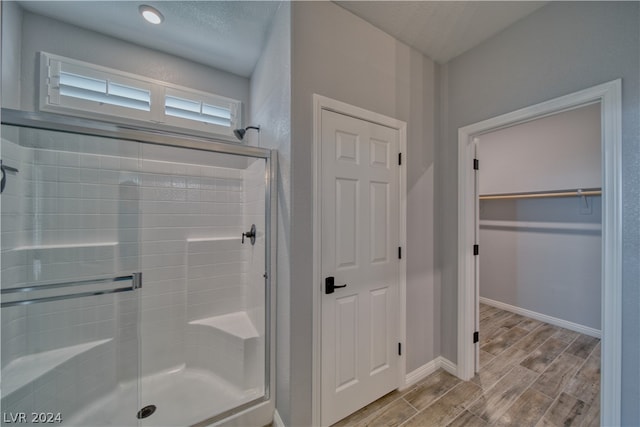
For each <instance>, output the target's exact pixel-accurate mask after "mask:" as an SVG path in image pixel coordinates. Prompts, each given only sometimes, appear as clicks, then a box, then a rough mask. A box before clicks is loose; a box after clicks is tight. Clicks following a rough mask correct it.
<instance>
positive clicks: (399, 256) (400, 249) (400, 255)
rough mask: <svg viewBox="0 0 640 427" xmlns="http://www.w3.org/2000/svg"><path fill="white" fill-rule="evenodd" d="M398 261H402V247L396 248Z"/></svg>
mask: <svg viewBox="0 0 640 427" xmlns="http://www.w3.org/2000/svg"><path fill="white" fill-rule="evenodd" d="M398 259H402V246H398Z"/></svg>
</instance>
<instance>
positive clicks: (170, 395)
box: [64, 366, 263, 427]
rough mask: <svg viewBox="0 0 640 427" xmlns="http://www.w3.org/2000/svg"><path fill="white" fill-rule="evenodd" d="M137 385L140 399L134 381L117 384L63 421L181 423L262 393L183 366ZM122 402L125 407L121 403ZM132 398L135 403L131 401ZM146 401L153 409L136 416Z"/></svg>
mask: <svg viewBox="0 0 640 427" xmlns="http://www.w3.org/2000/svg"><path fill="white" fill-rule="evenodd" d="M140 387H141V388H142V393H141V396H142V398H141V400H138V399H137V397H136V392H137V390H136V384H135V383H134V382H130V383H126V384H121V385H120V386H119V388H118V389H117V390H115V391H113V392H112V393H110V394H109V395H106V396H102V397H101V398H99V399H98V400H96V401H94V402H93V403H92V404H91V405H88V406H87V407H86V408H84V409H83V410H81V411H80V412H79V413H77V414H76V415H75V416H73V417H72V418H69V419H68V420H67V421H66V422H65V423H64V425H67V426H83V427H85V426H86V427H90V426H96V427H97V426H119V427H128V426H148V427H170V426H171V427H173V426H176V427H177V426H181V427H184V426H189V425H192V424H197V423H199V422H201V421H203V420H205V419H207V418H210V417H212V416H214V415H216V414H218V413H222V412H225V411H227V410H229V409H232V408H234V407H236V406H239V405H242V404H244V403H247V402H250V401H252V400H254V399H256V398H259V397H260V396H262V395H263V390H261V389H253V390H244V391H243V390H240V389H239V388H238V387H236V386H234V385H232V384H230V383H229V382H227V381H225V380H224V379H222V378H220V377H218V376H217V375H215V374H213V373H211V372H208V371H205V370H202V369H195V368H189V367H184V366H183V367H181V368H180V369H173V370H171V371H165V372H161V373H158V374H154V375H150V376H147V377H144V378H143V379H142V382H141V385H140ZM123 402H124V405H126V407H122V406H123ZM135 402H138V404H139V405H134V403H135ZM150 405H153V406H155V408H156V410H155V411H153V413H152V414H150V415H149V416H147V417H145V418H141V419H138V417H137V415H138V412H139V411H140V408H144V407H146V406H150ZM129 406H130V408H129Z"/></svg>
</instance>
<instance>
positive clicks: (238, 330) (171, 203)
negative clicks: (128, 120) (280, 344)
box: [140, 144, 267, 427]
mask: <svg viewBox="0 0 640 427" xmlns="http://www.w3.org/2000/svg"><path fill="white" fill-rule="evenodd" d="M140 158H141V164H140V184H141V186H140V197H141V200H142V202H141V218H142V219H141V223H140V228H141V230H142V231H141V239H142V254H143V257H142V261H141V262H142V264H141V265H142V271H143V272H144V275H145V287H144V288H143V290H142V309H141V356H142V358H141V361H142V363H141V376H142V380H141V402H140V403H141V405H142V406H148V405H153V407H154V408H156V412H155V413H154V414H153V415H150V416H149V417H148V418H146V419H144V420H143V423H142V425H143V426H150V427H158V426H187V425H199V424H200V423H202V425H207V424H208V423H209V422H211V421H213V420H218V419H220V418H224V417H225V416H227V415H228V414H229V413H230V412H233V411H236V412H237V411H238V410H239V408H242V407H243V405H247V404H250V402H254V404H255V401H256V400H258V399H262V398H264V396H265V393H266V388H265V384H266V373H267V371H266V370H265V366H266V350H265V346H266V344H265V343H266V339H267V336H266V330H267V329H266V320H265V318H266V315H267V312H266V310H265V308H266V305H267V303H266V301H267V295H266V286H265V284H266V278H265V273H266V269H265V268H266V267H265V236H266V221H265V188H266V160H265V159H264V158H254V157H249V156H241V155H233V154H224V153H220V152H213V151H202V150H193V149H189V148H181V147H167V146H159V145H151V144H144V145H143V147H142V149H141V153H140ZM252 230H253V231H252Z"/></svg>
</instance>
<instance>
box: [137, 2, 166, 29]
mask: <svg viewBox="0 0 640 427" xmlns="http://www.w3.org/2000/svg"><path fill="white" fill-rule="evenodd" d="M138 10H139V11H140V15H142V17H143V18H144V19H145V20H146V21H147V22H150V23H152V24H156V25H157V24H161V23H162V21H164V16H162V13H160V12H159V11H158V9H156V8H154V7H151V6H148V5H146V4H143V5H142V6H140V7H139V8H138Z"/></svg>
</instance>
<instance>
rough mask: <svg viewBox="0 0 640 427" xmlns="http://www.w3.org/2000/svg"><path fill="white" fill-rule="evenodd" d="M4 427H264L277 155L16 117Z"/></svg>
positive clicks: (10, 129)
mask: <svg viewBox="0 0 640 427" xmlns="http://www.w3.org/2000/svg"><path fill="white" fill-rule="evenodd" d="M1 136H2V145H1V147H0V148H1V158H2V164H1V168H2V183H1V187H2V188H1V190H2V195H1V197H0V210H1V211H2V223H1V231H2V243H1V246H2V254H1V257H0V271H1V275H2V276H1V301H0V302H1V305H2V309H1V315H2V346H1V357H2V371H1V377H0V390H1V406H2V408H1V409H2V423H3V425H4V424H7V425H9V424H16V423H20V425H25V424H26V425H31V424H33V425H35V424H43V423H54V424H59V425H66V426H190V425H202V426H204V425H210V424H235V425H249V424H257V425H264V424H267V423H268V422H270V421H271V419H272V418H271V416H272V414H273V407H274V406H273V405H274V398H273V390H274V388H273V387H272V381H271V378H272V374H273V372H274V370H273V360H274V357H273V347H272V346H271V343H272V337H273V331H274V321H273V318H272V316H271V313H272V312H273V307H274V303H273V302H274V297H273V292H274V287H275V277H274V274H275V267H274V265H275V252H274V251H275V246H274V244H273V241H272V238H271V237H272V236H274V235H275V233H274V229H275V221H274V219H275V206H276V203H275V191H274V188H275V179H274V177H275V176H276V168H277V164H276V156H275V152H272V151H271V150H266V149H260V148H255V147H248V146H242V145H238V144H228V143H223V142H216V141H212V140H207V139H203V138H197V137H187V136H184V135H174V134H165V133H160V132H157V131H145V130H137V129H131V128H125V127H121V126H117V125H113V124H108V123H102V122H96V121H91V120H80V119H75V118H67V117H60V116H55V115H48V114H36V113H26V112H18V111H14V110H3V111H2V134H1Z"/></svg>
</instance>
